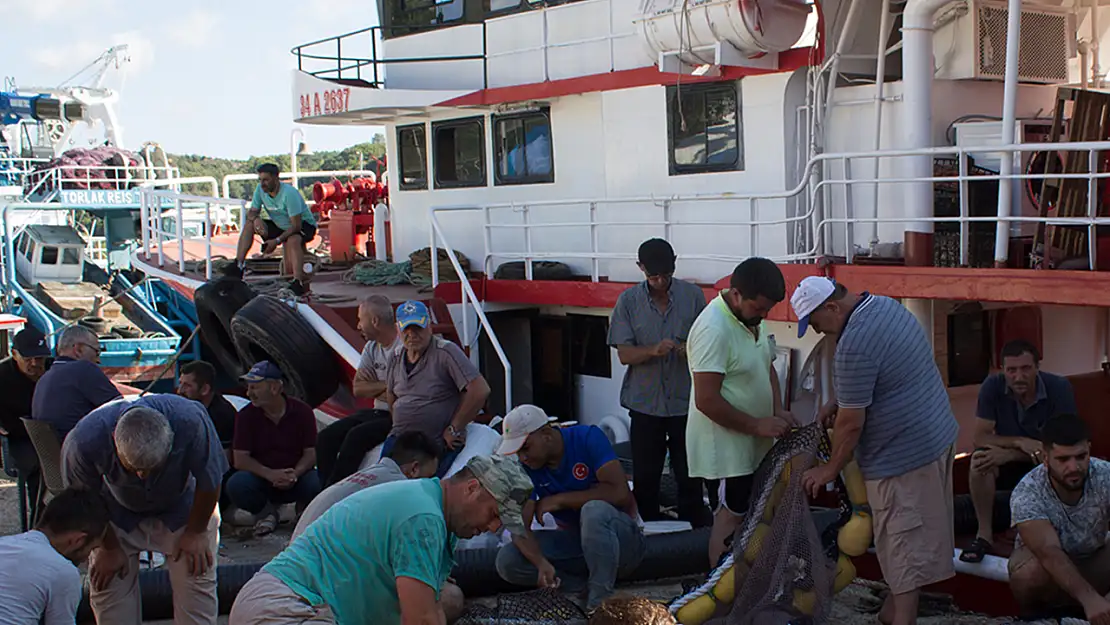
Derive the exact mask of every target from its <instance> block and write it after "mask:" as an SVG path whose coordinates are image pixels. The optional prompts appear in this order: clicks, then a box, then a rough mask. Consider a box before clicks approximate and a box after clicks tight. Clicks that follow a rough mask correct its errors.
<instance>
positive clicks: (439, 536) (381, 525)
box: [229, 456, 532, 625]
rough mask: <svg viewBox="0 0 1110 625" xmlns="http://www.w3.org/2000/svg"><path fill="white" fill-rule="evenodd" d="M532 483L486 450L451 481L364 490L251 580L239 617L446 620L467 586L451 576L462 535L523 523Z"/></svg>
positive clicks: (269, 620)
mask: <svg viewBox="0 0 1110 625" xmlns="http://www.w3.org/2000/svg"><path fill="white" fill-rule="evenodd" d="M531 492H532V484H531V483H530V482H529V480H528V476H527V475H525V474H524V472H523V471H522V470H521V468H520V465H519V464H518V463H516V462H513V461H511V460H509V459H505V458H500V457H497V456H476V457H474V458H471V459H470V461H469V462H467V464H466V467H464V468H463V469H462V470H461V471H459V472H458V473H456V474H455V475H453V476H451V477H449V478H447V479H444V480H442V481H440V480H439V479H427V480H405V481H401V482H393V483H391V484H382V485H381V486H377V487H375V488H367V489H366V490H363V491H361V492H358V493H355V494H353V495H351V496H350V497H347V498H346V499H344V500H343V501H340V502H339V503H337V504H335V505H334V506H332V507H331V509H329V510H328V511H327V512H325V513H324V515H323V516H321V517H320V518H319V519H317V520H316V522H314V523H312V524H311V525H309V526H308V528H307V529H305V532H304V534H301V535H300V536H298V537H297V538H296V539H295V540H294V541H293V542H292V543H291V544H290V545H289V547H288V548H287V549H285V551H282V552H281V553H280V554H278V556H277V557H276V558H274V559H273V560H271V561H270V563H269V564H267V565H266V566H265V567H263V568H262V570H261V571H260V572H259V573H258V574H256V575H255V576H254V578H252V579H251V581H249V582H247V584H246V586H244V587H243V589H242V590H241V591H240V592H239V596H238V597H236V599H235V605H234V606H232V608H231V617H230V619H229V622H230V623H232V624H233V625H303V624H305V623H313V624H320V625H325V624H330V623H369V622H373V623H375V624H379V623H380V624H381V625H399V624H400V623H405V624H406V625H407V624H409V623H444V622H446V621H447V620H448V619H449V615H450V616H451V617H454V616H455V615H458V614H459V613H461V611H462V596H461V594H455V593H451V594H448V592H447V588H453V586H446V587H445V586H444V582H445V581H446V580H447V576H448V574H450V572H451V569H452V568H453V567H454V564H455V563H454V558H453V554H454V550H455V544H456V542H457V539H456V537H459V538H472V537H474V536H477V535H478V534H480V533H482V532H487V531H488V532H496V531H499V530H500V528H501V527H505V528H508V529H510V531H520V529H519V528H521V527H522V526H523V520H522V519H521V506H522V505H523V503H524V502H525V501H526V500H527V499H528V497H529V495H530V494H531ZM441 588H442V589H444V590H443V591H441V590H440V589H441Z"/></svg>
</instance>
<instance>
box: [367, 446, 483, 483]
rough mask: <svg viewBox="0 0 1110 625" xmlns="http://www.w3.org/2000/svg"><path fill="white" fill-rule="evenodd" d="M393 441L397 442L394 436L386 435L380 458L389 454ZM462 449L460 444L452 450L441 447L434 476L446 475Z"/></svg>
mask: <svg viewBox="0 0 1110 625" xmlns="http://www.w3.org/2000/svg"><path fill="white" fill-rule="evenodd" d="M395 442H397V437H396V436H392V435H390V436H388V437H386V439H385V442H384V443H382V456H381V457H382V458H385V457H386V456H388V455H389V450H391V449H393V443H395ZM440 443H441V444H442V441H440ZM462 450H463V446H462V445H459V447H458V449H454V450H451V449H447V448H446V447H444V448H443V451H442V452H441V453H442V455H441V456H440V457H439V467H438V468H437V469H436V477H439V478H442V477H443V476H444V475H447V470H448V469H450V468H451V465H452V464H453V463H454V462H455V458H458V457H459V454H460V453H462Z"/></svg>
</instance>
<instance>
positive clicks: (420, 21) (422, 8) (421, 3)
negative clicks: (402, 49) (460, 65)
mask: <svg viewBox="0 0 1110 625" xmlns="http://www.w3.org/2000/svg"><path fill="white" fill-rule="evenodd" d="M464 4H465V0H395V4H394V5H393V6H394V7H396V9H395V11H394V12H393V16H392V20H391V21H392V24H391V25H392V26H394V27H408V28H405V30H407V31H408V32H410V33H415V32H423V31H427V30H431V29H433V28H435V27H437V26H439V25H441V24H446V23H448V22H454V21H456V20H458V19H461V18H462V16H463V6H464ZM403 32H404V31H402V32H401V33H397V34H402V33H403Z"/></svg>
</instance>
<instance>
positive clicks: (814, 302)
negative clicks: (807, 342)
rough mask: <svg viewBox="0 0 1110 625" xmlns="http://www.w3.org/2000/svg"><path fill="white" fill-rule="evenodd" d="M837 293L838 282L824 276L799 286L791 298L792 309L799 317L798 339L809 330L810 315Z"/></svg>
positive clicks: (806, 279)
mask: <svg viewBox="0 0 1110 625" xmlns="http://www.w3.org/2000/svg"><path fill="white" fill-rule="evenodd" d="M835 291H836V281H835V280H833V279H832V278H825V277H822V276H810V277H808V278H805V279H804V280H802V281H801V283H800V284H798V288H797V289H795V290H794V294H793V295H791V296H790V307H791V308H793V309H794V314H795V315H796V316H797V317H798V338H802V337H803V336H805V334H806V330H808V329H809V315H810V313H812V312H813V311H815V310H817V309H818V308H819V307H820V306H821V304H824V303H825V300H827V299H829V296H831V295H832V294H833V293H834V292H835Z"/></svg>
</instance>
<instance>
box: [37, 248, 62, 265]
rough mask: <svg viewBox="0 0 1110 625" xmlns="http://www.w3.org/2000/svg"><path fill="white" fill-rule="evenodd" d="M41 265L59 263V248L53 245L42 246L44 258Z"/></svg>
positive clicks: (40, 262)
mask: <svg viewBox="0 0 1110 625" xmlns="http://www.w3.org/2000/svg"><path fill="white" fill-rule="evenodd" d="M39 264H41V265H57V264H58V248H57V247H55V246H53V245H44V246H42V259H41V260H40V261H39Z"/></svg>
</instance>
